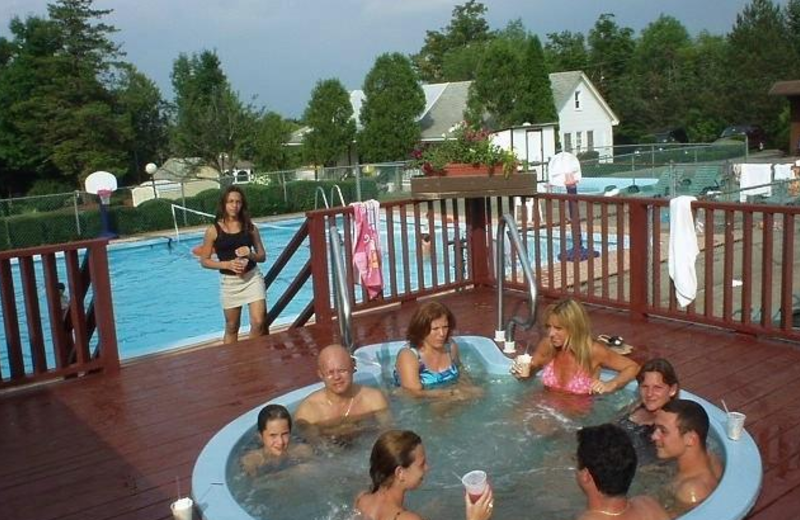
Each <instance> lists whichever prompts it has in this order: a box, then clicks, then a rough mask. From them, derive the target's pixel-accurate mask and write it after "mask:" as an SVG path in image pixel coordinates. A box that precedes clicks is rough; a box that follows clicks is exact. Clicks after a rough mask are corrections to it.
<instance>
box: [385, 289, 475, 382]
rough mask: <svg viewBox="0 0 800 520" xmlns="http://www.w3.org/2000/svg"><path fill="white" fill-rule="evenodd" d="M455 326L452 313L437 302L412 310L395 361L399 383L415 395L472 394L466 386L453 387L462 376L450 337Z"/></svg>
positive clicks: (456, 350) (395, 376) (454, 343)
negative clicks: (404, 343) (403, 346)
mask: <svg viewBox="0 0 800 520" xmlns="http://www.w3.org/2000/svg"><path fill="white" fill-rule="evenodd" d="M455 325H456V319H455V316H453V313H452V312H450V309H448V308H447V307H445V306H444V305H442V304H441V303H438V302H427V303H425V304H423V305H422V306H420V307H419V308H418V309H417V310H416V312H414V315H413V316H412V317H411V323H409V325H408V332H407V333H406V338H407V339H408V346H407V347H405V348H403V349H401V350H400V352H398V354H397V361H396V362H395V369H394V379H395V383H396V384H397V385H398V386H400V387H402V388H403V389H404V390H406V391H407V392H408V393H409V394H411V395H413V396H415V397H423V396H424V397H445V396H447V397H450V396H452V397H469V396H472V395H475V392H474V391H466V388H465V385H458V386H452V385H453V384H454V383H456V382H457V381H458V380H459V378H460V377H461V375H462V374H461V369H460V365H461V363H460V359H459V357H458V345H457V344H456V342H455V341H452V340H451V339H450V333H451V332H452V330H453V329H454V328H455ZM442 387H446V388H442ZM470 388H472V389H473V390H474V389H475V387H470Z"/></svg>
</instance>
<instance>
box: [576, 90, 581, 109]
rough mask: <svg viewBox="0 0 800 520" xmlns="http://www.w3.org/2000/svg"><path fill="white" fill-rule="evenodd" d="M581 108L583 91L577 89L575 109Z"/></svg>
mask: <svg viewBox="0 0 800 520" xmlns="http://www.w3.org/2000/svg"><path fill="white" fill-rule="evenodd" d="M580 109H581V91H580V90H576V91H575V110H580Z"/></svg>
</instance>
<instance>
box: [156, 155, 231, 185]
mask: <svg viewBox="0 0 800 520" xmlns="http://www.w3.org/2000/svg"><path fill="white" fill-rule="evenodd" d="M153 178H154V179H155V180H157V181H160V180H165V181H173V182H181V181H184V180H187V179H197V178H204V179H218V178H219V173H218V172H217V170H215V169H213V168H211V167H209V166H206V165H205V162H204V161H203V160H202V159H201V158H199V157H171V158H169V159H167V161H166V162H165V163H164V164H163V165H161V166H160V167H159V168H158V170H156V173H154V174H153Z"/></svg>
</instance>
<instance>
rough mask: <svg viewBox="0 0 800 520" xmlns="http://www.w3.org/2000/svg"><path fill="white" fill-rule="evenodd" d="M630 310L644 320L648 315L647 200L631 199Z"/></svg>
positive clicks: (636, 316) (633, 315) (629, 206)
mask: <svg viewBox="0 0 800 520" xmlns="http://www.w3.org/2000/svg"><path fill="white" fill-rule="evenodd" d="M628 208H629V211H630V214H629V215H630V216H629V218H630V226H629V229H630V262H631V271H630V274H631V279H630V298H631V300H630V312H631V316H632V317H634V318H636V319H640V320H644V319H645V318H646V316H647V288H648V283H649V280H648V279H647V262H649V261H650V254H649V251H648V247H647V230H648V225H647V200H646V199H634V198H632V199H630V202H629V205H628Z"/></svg>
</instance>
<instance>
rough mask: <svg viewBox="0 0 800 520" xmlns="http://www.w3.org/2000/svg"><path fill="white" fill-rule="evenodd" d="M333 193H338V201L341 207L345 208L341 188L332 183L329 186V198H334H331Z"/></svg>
mask: <svg viewBox="0 0 800 520" xmlns="http://www.w3.org/2000/svg"><path fill="white" fill-rule="evenodd" d="M334 195H339V202H341V203H342V207H343V208H346V207H347V204H345V202H344V195H342V188H340V187H339V185H338V184H334V185H333V186H331V200H335V199H334V198H333V196H334Z"/></svg>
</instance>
